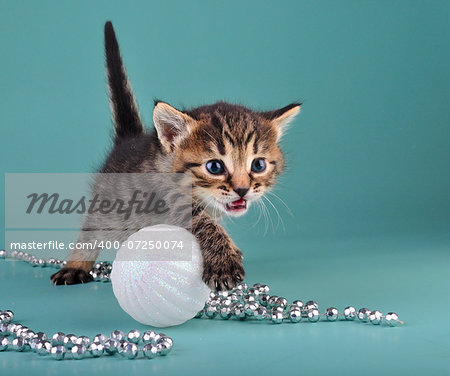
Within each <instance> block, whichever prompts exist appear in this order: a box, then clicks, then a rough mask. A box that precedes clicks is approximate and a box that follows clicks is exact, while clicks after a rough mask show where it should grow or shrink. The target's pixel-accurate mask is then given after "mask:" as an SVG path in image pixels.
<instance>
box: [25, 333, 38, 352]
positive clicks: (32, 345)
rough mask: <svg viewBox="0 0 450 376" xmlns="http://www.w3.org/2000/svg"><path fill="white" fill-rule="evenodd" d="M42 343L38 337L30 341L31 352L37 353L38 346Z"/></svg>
mask: <svg viewBox="0 0 450 376" xmlns="http://www.w3.org/2000/svg"><path fill="white" fill-rule="evenodd" d="M39 342H41V339H40V338H39V337H38V336H37V335H36V336H34V337H33V338H31V339H30V340H29V341H28V344H29V346H30V348H31V350H33V351H36V346H37V344H38V343H39Z"/></svg>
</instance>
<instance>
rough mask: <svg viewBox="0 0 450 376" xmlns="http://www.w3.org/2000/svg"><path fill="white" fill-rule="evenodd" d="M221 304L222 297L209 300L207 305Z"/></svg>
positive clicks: (215, 306) (215, 305)
mask: <svg viewBox="0 0 450 376" xmlns="http://www.w3.org/2000/svg"><path fill="white" fill-rule="evenodd" d="M219 306H220V299H219V298H217V299H211V300H209V301H208V304H207V307H214V308H218V307H219Z"/></svg>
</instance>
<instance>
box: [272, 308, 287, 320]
mask: <svg viewBox="0 0 450 376" xmlns="http://www.w3.org/2000/svg"><path fill="white" fill-rule="evenodd" d="M283 318H284V314H283V312H280V310H278V309H277V308H273V309H272V316H271V319H272V322H273V323H274V324H281V323H282V322H283Z"/></svg>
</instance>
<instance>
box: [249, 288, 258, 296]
mask: <svg viewBox="0 0 450 376" xmlns="http://www.w3.org/2000/svg"><path fill="white" fill-rule="evenodd" d="M247 294H248V295H253V296H258V295H259V294H260V293H259V290H258V289H256V288H254V287H250V288H249V289H248V290H247Z"/></svg>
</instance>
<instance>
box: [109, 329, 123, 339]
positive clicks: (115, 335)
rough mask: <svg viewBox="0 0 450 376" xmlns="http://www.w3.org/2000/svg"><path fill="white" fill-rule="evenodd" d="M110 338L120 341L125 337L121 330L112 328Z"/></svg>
mask: <svg viewBox="0 0 450 376" xmlns="http://www.w3.org/2000/svg"><path fill="white" fill-rule="evenodd" d="M111 338H112V339H116V340H117V341H121V340H122V339H124V338H125V334H124V332H122V331H121V330H114V331H113V332H112V333H111Z"/></svg>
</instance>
